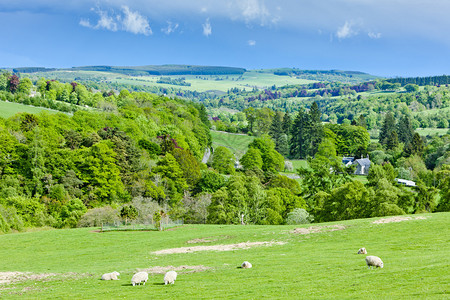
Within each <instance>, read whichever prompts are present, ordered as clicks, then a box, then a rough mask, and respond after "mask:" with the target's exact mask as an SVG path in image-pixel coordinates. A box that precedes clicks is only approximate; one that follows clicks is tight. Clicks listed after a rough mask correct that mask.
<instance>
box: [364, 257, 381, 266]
mask: <svg viewBox="0 0 450 300" xmlns="http://www.w3.org/2000/svg"><path fill="white" fill-rule="evenodd" d="M366 264H367V267H368V268H370V267H377V268H382V267H383V261H382V260H381V258H379V257H378V256H366Z"/></svg>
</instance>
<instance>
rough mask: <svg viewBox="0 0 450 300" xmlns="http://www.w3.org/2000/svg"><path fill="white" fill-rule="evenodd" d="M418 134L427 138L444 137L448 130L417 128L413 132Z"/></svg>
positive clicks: (449, 130)
mask: <svg viewBox="0 0 450 300" xmlns="http://www.w3.org/2000/svg"><path fill="white" fill-rule="evenodd" d="M415 131H416V132H417V133H418V134H420V135H421V136H427V135H436V134H437V135H445V134H448V132H450V129H449V128H417V129H416V130H415Z"/></svg>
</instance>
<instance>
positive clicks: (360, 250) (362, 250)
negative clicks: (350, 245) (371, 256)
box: [358, 248, 367, 254]
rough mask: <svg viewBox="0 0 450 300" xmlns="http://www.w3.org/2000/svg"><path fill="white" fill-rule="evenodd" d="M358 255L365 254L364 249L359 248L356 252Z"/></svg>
mask: <svg viewBox="0 0 450 300" xmlns="http://www.w3.org/2000/svg"><path fill="white" fill-rule="evenodd" d="M358 254H367V250H366V248H361V249H359V250H358Z"/></svg>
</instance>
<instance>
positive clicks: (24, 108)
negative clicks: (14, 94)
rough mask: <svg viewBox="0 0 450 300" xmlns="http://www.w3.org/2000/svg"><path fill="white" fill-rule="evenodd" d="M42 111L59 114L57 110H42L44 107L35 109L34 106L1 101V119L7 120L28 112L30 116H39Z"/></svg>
mask: <svg viewBox="0 0 450 300" xmlns="http://www.w3.org/2000/svg"><path fill="white" fill-rule="evenodd" d="M41 111H46V112H48V113H51V114H56V113H58V112H59V111H56V110H51V109H47V108H42V107H34V106H29V105H23V104H20V103H13V102H5V101H0V117H2V118H5V119H6V118H9V117H12V116H14V115H15V114H17V113H20V112H27V113H30V114H38V113H40V112H41Z"/></svg>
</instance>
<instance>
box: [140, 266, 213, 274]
mask: <svg viewBox="0 0 450 300" xmlns="http://www.w3.org/2000/svg"><path fill="white" fill-rule="evenodd" d="M208 269H211V268H210V267H205V266H202V265H200V266H178V267H174V266H166V267H160V266H155V267H151V268H148V269H139V271H145V272H147V273H151V274H165V273H166V272H167V271H177V272H179V273H184V274H187V273H196V272H201V271H206V270H208Z"/></svg>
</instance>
